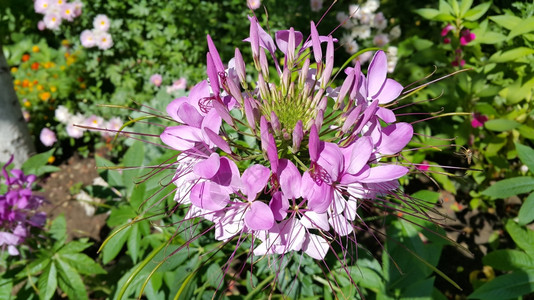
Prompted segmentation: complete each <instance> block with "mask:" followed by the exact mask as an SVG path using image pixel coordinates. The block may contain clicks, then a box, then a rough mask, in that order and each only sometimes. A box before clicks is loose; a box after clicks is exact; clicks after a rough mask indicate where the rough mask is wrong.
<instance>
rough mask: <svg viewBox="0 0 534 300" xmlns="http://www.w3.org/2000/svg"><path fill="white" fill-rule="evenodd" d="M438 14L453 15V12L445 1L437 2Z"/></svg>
mask: <svg viewBox="0 0 534 300" xmlns="http://www.w3.org/2000/svg"><path fill="white" fill-rule="evenodd" d="M439 12H440V13H442V14H449V15H452V14H453V13H454V10H453V9H452V7H451V6H450V4H449V3H447V1H445V0H439ZM451 17H452V16H451Z"/></svg>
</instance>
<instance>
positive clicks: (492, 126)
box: [484, 119, 521, 131]
mask: <svg viewBox="0 0 534 300" xmlns="http://www.w3.org/2000/svg"><path fill="white" fill-rule="evenodd" d="M520 125H521V124H520V123H518V122H516V121H514V120H506V119H495V120H489V121H487V122H486V123H484V127H486V129H488V130H491V131H508V130H512V129H515V128H517V127H519V126H520Z"/></svg>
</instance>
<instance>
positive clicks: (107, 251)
mask: <svg viewBox="0 0 534 300" xmlns="http://www.w3.org/2000/svg"><path fill="white" fill-rule="evenodd" d="M130 231H131V227H128V228H125V229H123V230H120V231H119V232H117V233H116V234H115V235H114V236H113V239H112V240H110V241H109V243H106V245H105V246H104V249H103V250H102V256H103V257H102V262H103V263H104V264H107V263H109V262H110V261H111V260H112V259H114V258H115V257H116V256H117V254H119V252H120V251H121V249H122V247H123V246H124V243H125V242H126V239H127V238H128V234H129V233H130Z"/></svg>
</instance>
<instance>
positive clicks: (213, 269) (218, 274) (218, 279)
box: [206, 263, 224, 289]
mask: <svg viewBox="0 0 534 300" xmlns="http://www.w3.org/2000/svg"><path fill="white" fill-rule="evenodd" d="M206 276H207V279H208V284H209V285H211V286H212V287H214V288H216V289H219V288H220V287H221V286H223V285H224V280H223V277H224V274H223V272H222V270H221V267H220V266H219V264H217V263H212V264H211V265H210V266H209V267H208V270H207V273H206Z"/></svg>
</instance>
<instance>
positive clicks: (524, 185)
mask: <svg viewBox="0 0 534 300" xmlns="http://www.w3.org/2000/svg"><path fill="white" fill-rule="evenodd" d="M533 190H534V177H526V176H525V177H514V178H507V179H503V180H501V181H497V182H496V183H494V184H493V185H491V186H490V187H488V188H487V189H485V190H484V191H483V192H482V194H483V195H486V196H490V197H493V198H498V199H504V198H508V197H511V196H515V195H519V194H524V193H529V192H531V191H533Z"/></svg>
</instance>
